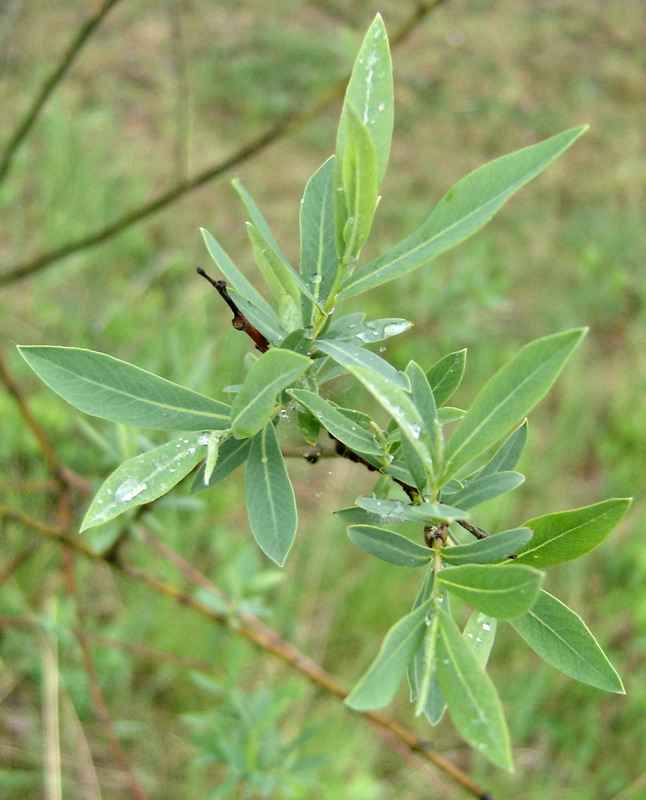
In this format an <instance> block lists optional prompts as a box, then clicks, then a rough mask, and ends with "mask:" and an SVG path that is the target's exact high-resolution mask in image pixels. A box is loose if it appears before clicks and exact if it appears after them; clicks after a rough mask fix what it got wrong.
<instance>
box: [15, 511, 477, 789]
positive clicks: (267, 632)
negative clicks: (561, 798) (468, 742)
mask: <svg viewBox="0 0 646 800" xmlns="http://www.w3.org/2000/svg"><path fill="white" fill-rule="evenodd" d="M0 517H3V518H5V519H15V520H19V521H21V522H23V523H24V524H26V525H29V526H30V527H32V528H33V529H34V530H36V531H37V532H38V533H40V534H41V535H42V536H44V537H46V538H47V539H49V540H50V541H53V542H57V543H59V544H61V545H64V546H67V547H69V548H71V549H72V550H74V551H76V552H78V553H79V554H81V555H83V556H85V557H86V558H89V559H91V560H93V561H95V562H98V563H103V564H107V565H109V566H110V567H111V568H112V569H114V570H116V571H118V572H121V573H123V574H125V575H128V576H130V577H131V578H134V579H136V580H138V581H141V582H142V583H144V584H146V585H147V586H148V587H149V588H151V589H153V590H154V591H155V592H158V593H159V594H162V595H164V596H166V597H168V598H169V599H171V600H173V601H174V602H175V603H177V604H178V605H181V606H185V607H187V608H191V609H192V610H193V611H195V612H196V613H198V614H200V615H201V616H203V617H205V618H207V619H209V620H211V621H212V622H215V623H217V624H218V625H220V626H222V627H223V628H226V629H227V630H230V631H231V632H232V633H235V634H237V635H238V636H242V637H243V638H244V639H246V640H247V641H249V642H251V643H252V644H254V645H255V646H256V647H258V648H259V649H261V650H263V651H264V652H266V653H269V654H271V655H273V656H275V657H276V658H279V659H280V660H281V661H284V662H285V663H286V664H288V665H289V666H290V667H291V668H292V669H294V670H296V671H297V672H300V673H301V674H302V675H304V676H305V677H307V678H308V679H309V680H310V681H311V682H312V683H314V684H315V685H316V686H317V687H319V688H320V689H322V690H323V691H324V692H326V693H327V694H331V695H334V696H335V697H338V698H339V699H341V700H343V699H345V698H346V697H347V696H348V694H349V693H348V691H347V690H346V689H344V688H343V687H342V686H341V685H340V684H339V683H338V682H337V680H336V679H335V678H334V677H333V676H332V675H330V673H329V672H327V671H326V670H324V669H323V668H322V667H321V666H320V665H319V664H317V663H316V662H314V661H312V659H310V658H308V657H307V656H306V655H305V654H304V653H301V652H300V650H298V649H297V648H296V647H294V646H293V645H292V644H290V643H289V642H287V641H285V640H284V639H283V638H281V637H280V636H279V635H278V634H277V633H276V632H275V631H274V630H272V629H271V628H270V627H269V626H267V625H265V624H264V623H262V622H261V621H260V620H258V619H257V618H256V617H254V616H253V615H251V614H247V613H245V614H240V615H239V616H238V617H237V618H236V619H235V620H232V619H231V617H230V616H229V615H224V614H221V613H219V612H218V611H216V610H214V609H213V608H211V607H210V606H207V605H205V604H204V603H201V602H200V601H199V600H196V599H195V598H194V597H192V596H191V595H190V594H187V593H185V592H183V591H181V590H180V589H178V588H177V587H176V586H174V585H173V584H170V583H168V582H166V581H163V580H161V579H159V578H157V577H156V576H155V575H152V574H150V573H149V572H147V571H146V570H143V569H141V568H140V567H137V566H134V565H133V564H130V563H129V562H126V561H124V560H122V559H121V558H118V559H113V560H108V558H107V557H106V556H105V555H104V554H102V553H98V552H96V551H94V550H92V549H91V548H90V547H88V546H87V545H85V544H84V543H82V542H81V541H79V540H78V538H77V537H75V536H73V535H72V534H70V533H69V532H61V531H60V529H59V528H57V527H54V526H50V525H48V524H47V523H46V522H43V521H42V520H38V519H35V518H33V517H30V516H29V515H27V514H25V513H24V512H22V511H20V510H18V509H12V508H7V507H6V506H1V505H0ZM204 580H208V579H207V578H206V577H205V576H204ZM352 713H353V714H355V715H356V716H358V717H360V718H363V719H365V720H366V721H367V722H369V723H370V724H371V725H372V726H374V727H376V728H377V729H380V730H385V731H388V732H389V733H390V734H392V735H393V736H394V737H395V738H396V739H397V740H398V741H400V742H401V743H402V744H403V745H405V746H406V747H407V748H408V750H409V751H411V752H413V753H417V754H418V755H420V756H421V757H422V758H424V759H426V760H427V761H429V762H431V763H432V764H434V765H435V766H436V767H437V768H438V769H440V770H441V771H442V772H444V773H445V774H447V775H449V776H450V777H452V778H453V779H454V780H455V781H456V782H457V783H458V784H459V785H460V786H461V787H462V788H463V789H465V790H466V791H468V792H470V793H471V794H472V795H473V796H474V797H477V798H479V800H492V795H491V794H490V793H489V792H487V791H485V790H484V789H483V788H482V787H481V786H479V785H478V784H477V783H476V782H475V781H473V780H472V779H471V777H470V776H469V775H467V774H466V773H465V772H463V771H462V770H461V769H459V768H458V767H456V766H455V765H454V764H452V763H451V762H450V761H449V760H448V759H446V758H444V757H443V756H441V755H440V754H439V753H436V752H435V750H434V749H433V747H432V745H431V744H430V743H429V742H428V741H426V740H424V739H421V738H420V737H418V736H417V735H416V734H415V733H413V732H412V731H410V730H409V729H408V728H406V727H405V726H403V725H401V724H400V723H398V722H396V721H395V720H393V719H391V718H390V717H387V716H385V715H384V714H380V713H378V712H375V711H364V712H356V711H353V712H352Z"/></svg>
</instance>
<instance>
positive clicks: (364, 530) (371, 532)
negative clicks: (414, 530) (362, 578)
mask: <svg viewBox="0 0 646 800" xmlns="http://www.w3.org/2000/svg"><path fill="white" fill-rule="evenodd" d="M348 538H349V539H350V541H351V542H352V544H354V545H356V546H357V547H359V548H360V549H361V550H364V551H365V552H366V553H370V555H372V556H375V557H376V558H380V559H381V560H382V561H388V562H389V563H390V564H397V565H398V566H400V567H421V566H422V565H424V564H428V562H429V561H430V560H431V559H432V558H433V551H432V550H430V549H429V548H428V547H423V546H422V545H421V544H417V543H416V542H411V540H410V539H407V538H406V537H405V536H402V535H401V534H399V533H394V532H393V531H389V530H387V529H386V528H377V527H375V526H373V525H351V526H350V527H349V528H348Z"/></svg>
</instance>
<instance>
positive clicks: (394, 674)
mask: <svg viewBox="0 0 646 800" xmlns="http://www.w3.org/2000/svg"><path fill="white" fill-rule="evenodd" d="M430 604H431V601H430V600H427V601H426V602H424V603H422V604H421V605H420V606H419V607H418V608H416V609H415V610H414V611H411V613H410V614H407V615H406V616H405V617H403V618H402V619H400V620H399V622H397V623H396V624H395V625H393V627H392V628H391V629H390V630H389V631H388V633H387V634H386V638H385V639H384V641H383V643H382V645H381V648H380V650H379V653H378V654H377V657H376V658H375V660H374V661H373V662H372V664H371V665H370V667H369V669H368V671H367V672H366V673H365V675H364V676H363V677H362V678H361V680H360V681H359V683H357V685H356V686H355V687H354V689H353V690H352V691H351V692H350V694H349V695H348V696H347V697H346V699H345V702H346V703H347V705H349V706H350V708H353V709H354V710H355V711H366V710H368V709H371V708H383V706H386V705H388V703H390V701H391V700H392V699H393V697H394V695H395V692H396V691H397V687H398V686H399V684H400V683H401V681H402V678H403V677H404V675H405V674H406V668H407V667H408V664H409V662H410V660H411V659H412V658H413V656H414V655H415V652H416V651H417V649H418V647H419V646H420V644H421V642H422V638H423V637H424V631H425V630H426V619H427V615H428V613H429V610H430Z"/></svg>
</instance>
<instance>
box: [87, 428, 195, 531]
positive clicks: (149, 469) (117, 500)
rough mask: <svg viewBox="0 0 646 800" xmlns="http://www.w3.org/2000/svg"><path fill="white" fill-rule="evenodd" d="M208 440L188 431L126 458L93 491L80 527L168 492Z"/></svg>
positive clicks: (113, 515)
mask: <svg viewBox="0 0 646 800" xmlns="http://www.w3.org/2000/svg"><path fill="white" fill-rule="evenodd" d="M207 439H208V434H205V433H191V434H187V435H186V436H184V437H182V438H180V439H173V440H172V441H170V442H167V443H166V444H163V445H161V447H156V448H155V449H154V450H149V451H148V452H147V453H143V455H140V456H135V457H134V458H129V459H128V460H127V461H125V462H124V463H123V464H122V465H121V466H120V467H118V468H117V469H116V470H115V471H114V472H113V473H112V475H110V477H109V478H108V479H107V480H106V481H105V483H104V484H103V486H101V488H100V489H99V491H98V492H97V493H96V496H95V498H94V500H92V503H91V504H90V507H89V509H88V511H87V514H86V515H85V518H84V520H83V523H82V524H81V530H82V531H84V530H87V529H88V528H93V527H95V526H96V525H101V524H102V523H103V522H107V521H108V520H110V519H114V518H115V517H118V516H119V515H120V514H123V512H124V511H128V510H129V509H131V508H135V507H136V506H141V505H143V504H144V503H150V502H152V501H153V500H156V499H157V498H158V497H161V496H162V495H164V494H166V492H169V491H170V490H171V489H172V488H173V486H175V485H176V484H178V483H179V482H180V481H181V480H182V478H184V477H186V475H188V473H189V472H190V471H191V470H192V469H193V467H194V466H195V465H196V464H197V462H198V461H199V460H200V459H201V458H203V457H204V453H205V449H206V448H205V445H206V442H207Z"/></svg>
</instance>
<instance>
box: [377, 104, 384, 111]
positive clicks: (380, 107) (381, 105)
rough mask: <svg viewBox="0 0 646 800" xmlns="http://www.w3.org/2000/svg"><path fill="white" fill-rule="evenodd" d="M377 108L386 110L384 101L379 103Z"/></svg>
mask: <svg viewBox="0 0 646 800" xmlns="http://www.w3.org/2000/svg"><path fill="white" fill-rule="evenodd" d="M377 108H378V109H379V111H385V110H386V104H385V103H379V105H378V106H377Z"/></svg>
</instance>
